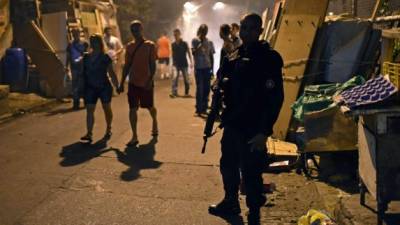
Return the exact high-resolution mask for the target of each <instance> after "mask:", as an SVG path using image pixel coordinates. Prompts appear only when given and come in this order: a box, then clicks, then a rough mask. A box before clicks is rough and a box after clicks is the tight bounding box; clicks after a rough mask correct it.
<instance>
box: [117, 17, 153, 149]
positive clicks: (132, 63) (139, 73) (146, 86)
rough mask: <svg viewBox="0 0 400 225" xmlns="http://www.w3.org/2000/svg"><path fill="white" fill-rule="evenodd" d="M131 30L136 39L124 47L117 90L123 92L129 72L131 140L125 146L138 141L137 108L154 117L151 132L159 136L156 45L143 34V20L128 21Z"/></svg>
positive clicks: (133, 144) (135, 143)
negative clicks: (155, 78)
mask: <svg viewBox="0 0 400 225" xmlns="http://www.w3.org/2000/svg"><path fill="white" fill-rule="evenodd" d="M130 29H131V32H132V35H133V37H134V39H135V40H134V41H132V42H130V43H128V45H127V46H126V53H125V65H124V69H123V74H122V80H121V84H120V86H119V88H118V92H119V93H121V92H123V91H124V83H125V80H126V77H127V76H128V75H129V86H128V87H129V88H128V101H129V109H130V110H129V120H130V123H131V128H132V139H131V140H130V141H129V142H128V143H127V146H136V145H137V144H138V143H139V141H138V135H137V110H138V109H139V107H141V108H146V109H148V110H149V112H150V115H151V117H152V119H153V126H152V135H153V136H157V135H158V123H157V110H156V108H155V107H154V82H153V80H154V74H155V72H156V59H157V56H156V46H155V44H154V43H153V42H151V41H149V40H146V39H145V38H144V37H143V25H142V23H141V22H140V21H139V20H135V21H133V22H132V23H131V26H130Z"/></svg>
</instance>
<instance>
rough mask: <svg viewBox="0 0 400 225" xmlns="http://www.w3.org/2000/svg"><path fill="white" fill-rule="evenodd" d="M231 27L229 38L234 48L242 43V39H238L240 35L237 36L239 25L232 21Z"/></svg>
mask: <svg viewBox="0 0 400 225" xmlns="http://www.w3.org/2000/svg"><path fill="white" fill-rule="evenodd" d="M231 27H232V30H231V38H232V41H233V46H234V47H235V48H238V47H239V46H240V45H242V40H240V37H239V30H240V26H239V24H237V23H232V24H231Z"/></svg>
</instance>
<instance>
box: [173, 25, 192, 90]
mask: <svg viewBox="0 0 400 225" xmlns="http://www.w3.org/2000/svg"><path fill="white" fill-rule="evenodd" d="M174 37H175V42H174V43H172V60H173V64H174V66H175V68H176V76H175V77H174V78H173V79H172V93H171V95H170V97H171V98H174V97H176V96H177V95H178V82H179V75H180V74H182V76H183V80H184V82H185V96H186V97H188V96H189V89H190V83H189V72H188V67H189V64H188V60H187V57H189V59H190V66H192V65H193V59H192V55H191V54H190V49H189V45H188V43H187V42H186V41H183V40H182V36H181V31H180V30H179V29H175V30H174Z"/></svg>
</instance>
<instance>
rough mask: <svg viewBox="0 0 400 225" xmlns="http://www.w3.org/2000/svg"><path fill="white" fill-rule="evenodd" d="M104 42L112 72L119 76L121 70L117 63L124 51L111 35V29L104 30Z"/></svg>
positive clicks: (116, 39) (119, 42) (118, 41)
mask: <svg viewBox="0 0 400 225" xmlns="http://www.w3.org/2000/svg"><path fill="white" fill-rule="evenodd" d="M104 42H105V43H106V46H107V49H108V52H107V53H108V55H109V56H110V58H111V59H112V63H113V68H114V71H115V73H116V74H120V71H121V68H120V64H118V62H119V61H120V56H121V54H122V52H123V51H124V47H123V46H122V43H121V41H120V40H119V39H118V38H117V37H115V36H114V35H113V33H112V29H111V27H106V28H104Z"/></svg>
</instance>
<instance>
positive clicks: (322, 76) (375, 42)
mask: <svg viewBox="0 0 400 225" xmlns="http://www.w3.org/2000/svg"><path fill="white" fill-rule="evenodd" d="M380 38H381V32H380V31H379V30H374V29H373V28H372V24H371V22H369V21H360V20H344V21H330V22H326V23H324V25H323V26H322V27H321V29H320V30H319V32H318V35H317V38H316V41H315V42H314V46H313V50H312V53H311V57H310V61H309V64H308V66H307V72H306V74H305V79H306V81H305V82H306V84H314V83H323V82H329V83H343V82H346V81H347V80H349V79H350V78H351V77H353V76H354V74H359V75H361V76H364V77H366V78H368V77H369V76H370V75H371V72H372V69H373V67H374V66H375V64H376V60H377V54H376V53H377V51H378V49H379V46H380Z"/></svg>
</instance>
